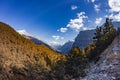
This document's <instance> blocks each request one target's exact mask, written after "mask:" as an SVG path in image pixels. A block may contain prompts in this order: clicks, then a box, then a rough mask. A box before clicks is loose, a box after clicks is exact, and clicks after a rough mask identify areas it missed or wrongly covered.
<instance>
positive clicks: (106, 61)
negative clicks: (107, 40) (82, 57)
mask: <svg viewBox="0 0 120 80" xmlns="http://www.w3.org/2000/svg"><path fill="white" fill-rule="evenodd" d="M86 73H87V76H85V77H84V78H81V79H80V80H120V36H118V37H117V38H116V39H115V40H114V41H113V43H112V44H111V45H110V46H109V47H108V48H107V49H106V50H105V51H104V52H103V53H102V54H101V56H100V60H99V61H98V62H97V63H96V64H95V63H90V66H89V67H88V69H86Z"/></svg>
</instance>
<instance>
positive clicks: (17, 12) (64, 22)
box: [0, 0, 120, 44]
mask: <svg viewBox="0 0 120 80" xmlns="http://www.w3.org/2000/svg"><path fill="white" fill-rule="evenodd" d="M106 17H110V18H112V19H113V20H114V21H120V0H0V21H2V22H4V23H7V24H9V25H10V26H12V27H13V28H14V29H15V30H25V31H27V32H28V33H30V34H32V35H33V36H35V37H38V38H39V39H41V40H43V41H45V42H47V43H49V44H63V43H65V42H66V41H68V40H74V39H75V37H76V36H77V34H78V33H79V31H81V30H89V29H94V28H95V27H96V26H100V25H102V24H103V23H104V22H105V18H106Z"/></svg>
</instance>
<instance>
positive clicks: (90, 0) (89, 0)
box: [87, 0, 95, 3]
mask: <svg viewBox="0 0 120 80" xmlns="http://www.w3.org/2000/svg"><path fill="white" fill-rule="evenodd" d="M87 2H92V3H94V2H95V0H87Z"/></svg>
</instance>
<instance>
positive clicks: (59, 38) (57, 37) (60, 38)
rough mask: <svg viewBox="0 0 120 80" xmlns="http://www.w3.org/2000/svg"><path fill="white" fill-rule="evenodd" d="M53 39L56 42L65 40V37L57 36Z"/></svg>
mask: <svg viewBox="0 0 120 80" xmlns="http://www.w3.org/2000/svg"><path fill="white" fill-rule="evenodd" d="M52 38H53V39H55V40H63V39H64V37H61V36H55V35H53V36H52Z"/></svg>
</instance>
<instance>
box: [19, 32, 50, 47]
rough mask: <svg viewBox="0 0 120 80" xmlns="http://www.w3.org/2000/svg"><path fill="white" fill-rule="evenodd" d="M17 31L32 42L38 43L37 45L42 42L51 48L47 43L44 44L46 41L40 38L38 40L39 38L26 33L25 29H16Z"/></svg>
mask: <svg viewBox="0 0 120 80" xmlns="http://www.w3.org/2000/svg"><path fill="white" fill-rule="evenodd" d="M17 32H18V33H19V34H21V35H22V36H23V37H25V38H27V39H29V40H31V41H32V42H34V43H35V44H38V45H41V44H43V45H45V46H47V47H49V48H51V47H50V46H49V45H48V44H46V43H45V42H43V41H42V40H40V39H38V38H36V37H34V36H32V35H31V34H29V33H28V32H27V31H25V30H17Z"/></svg>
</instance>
